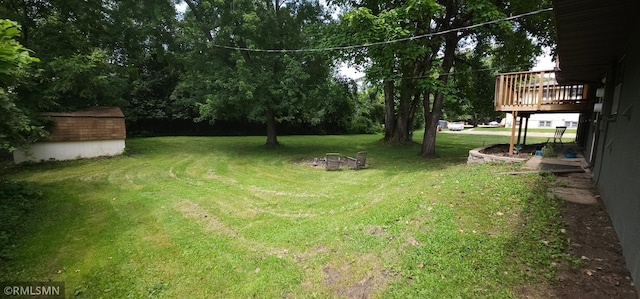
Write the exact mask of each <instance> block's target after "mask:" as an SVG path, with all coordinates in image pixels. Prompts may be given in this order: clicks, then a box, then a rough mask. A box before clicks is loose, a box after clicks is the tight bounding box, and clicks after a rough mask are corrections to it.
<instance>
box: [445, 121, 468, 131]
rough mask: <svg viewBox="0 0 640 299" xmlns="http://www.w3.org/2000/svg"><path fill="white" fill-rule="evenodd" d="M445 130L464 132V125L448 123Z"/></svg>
mask: <svg viewBox="0 0 640 299" xmlns="http://www.w3.org/2000/svg"><path fill="white" fill-rule="evenodd" d="M447 128H449V131H462V130H464V123H461V122H454V123H449V124H447Z"/></svg>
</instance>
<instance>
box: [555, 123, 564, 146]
mask: <svg viewBox="0 0 640 299" xmlns="http://www.w3.org/2000/svg"><path fill="white" fill-rule="evenodd" d="M566 130H567V127H556V133H555V134H554V135H553V144H556V139H558V140H559V141H560V145H561V146H562V147H564V143H562V135H564V132H565V131H566Z"/></svg>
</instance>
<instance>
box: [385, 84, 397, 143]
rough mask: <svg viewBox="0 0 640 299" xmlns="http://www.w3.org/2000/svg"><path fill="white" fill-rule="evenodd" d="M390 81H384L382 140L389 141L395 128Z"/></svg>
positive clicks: (393, 90)
mask: <svg viewBox="0 0 640 299" xmlns="http://www.w3.org/2000/svg"><path fill="white" fill-rule="evenodd" d="M394 93H395V89H394V85H393V81H392V80H385V81H384V140H385V141H389V140H391V137H392V136H393V132H394V131H395V127H396V110H395V103H394V102H395V101H394Z"/></svg>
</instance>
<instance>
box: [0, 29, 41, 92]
mask: <svg viewBox="0 0 640 299" xmlns="http://www.w3.org/2000/svg"><path fill="white" fill-rule="evenodd" d="M18 36H20V26H19V25H18V23H16V22H13V21H10V20H2V19H0V88H2V87H8V86H9V85H11V84H13V83H14V82H15V80H16V72H17V71H19V70H20V68H23V67H25V66H26V65H28V64H30V63H32V62H37V61H39V60H38V59H37V58H35V57H31V56H30V53H29V50H27V49H26V48H25V47H23V46H22V45H21V44H20V43H19V42H18V41H16V40H15V38H17V37H18Z"/></svg>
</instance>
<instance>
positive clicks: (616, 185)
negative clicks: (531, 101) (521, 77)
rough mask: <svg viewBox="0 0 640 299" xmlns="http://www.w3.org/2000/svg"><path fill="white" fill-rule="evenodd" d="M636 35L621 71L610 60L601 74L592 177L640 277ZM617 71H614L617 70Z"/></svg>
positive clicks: (639, 58) (639, 94)
mask: <svg viewBox="0 0 640 299" xmlns="http://www.w3.org/2000/svg"><path fill="white" fill-rule="evenodd" d="M638 53H640V38H638V35H637V34H636V35H634V37H633V38H632V40H631V41H630V43H629V44H628V47H627V51H626V56H625V58H624V63H623V65H624V68H623V70H624V71H622V72H620V69H619V68H618V69H616V67H615V66H612V71H611V72H609V73H617V74H621V75H622V76H623V78H619V77H618V78H615V77H613V76H610V77H608V78H607V84H606V87H605V98H604V104H603V114H602V121H601V123H600V125H594V126H592V133H593V132H594V130H599V134H600V135H599V137H598V139H597V140H598V141H597V145H596V146H597V148H596V154H595V160H594V164H593V174H594V181H595V182H596V184H597V186H598V188H599V190H600V193H601V195H602V200H603V201H604V203H605V206H606V209H607V211H608V213H609V215H610V217H611V220H612V223H613V227H614V229H615V231H616V233H617V235H618V238H619V239H620V243H621V245H622V249H623V254H624V257H625V261H626V264H627V267H628V268H629V270H630V272H631V275H632V277H633V279H634V281H635V282H636V283H638V282H639V281H640V153H639V151H640V138H639V137H640V132H639V131H638V130H639V128H640V55H639V54H638ZM618 76H620V75H618ZM620 80H622V81H621V82H622V88H621V89H620V100H619V103H618V109H617V111H618V114H617V115H615V116H614V115H611V111H612V106H613V99H614V90H615V87H616V85H617V81H620Z"/></svg>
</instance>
